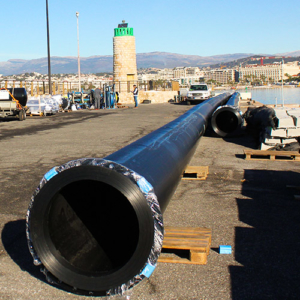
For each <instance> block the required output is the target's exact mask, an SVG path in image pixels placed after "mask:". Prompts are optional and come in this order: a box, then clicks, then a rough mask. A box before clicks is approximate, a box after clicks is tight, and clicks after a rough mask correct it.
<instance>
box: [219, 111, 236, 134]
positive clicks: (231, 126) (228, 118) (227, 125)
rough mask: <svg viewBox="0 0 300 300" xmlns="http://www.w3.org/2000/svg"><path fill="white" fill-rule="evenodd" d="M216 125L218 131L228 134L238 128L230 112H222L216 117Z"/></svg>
mask: <svg viewBox="0 0 300 300" xmlns="http://www.w3.org/2000/svg"><path fill="white" fill-rule="evenodd" d="M216 125H217V127H218V128H219V130H221V131H223V132H225V133H230V132H233V131H235V130H236V129H237V128H238V125H239V120H238V118H237V116H236V115H235V114H234V113H233V112H232V111H229V110H224V111H222V112H220V113H219V114H218V115H217V116H216Z"/></svg>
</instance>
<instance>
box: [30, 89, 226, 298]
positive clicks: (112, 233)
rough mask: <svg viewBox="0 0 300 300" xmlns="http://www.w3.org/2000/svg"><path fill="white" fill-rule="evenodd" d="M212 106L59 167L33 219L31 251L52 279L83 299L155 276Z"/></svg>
mask: <svg viewBox="0 0 300 300" xmlns="http://www.w3.org/2000/svg"><path fill="white" fill-rule="evenodd" d="M230 95H231V94H230V93H224V94H222V95H219V96H217V97H214V98H211V99H209V100H207V101H205V102H203V103H201V104H199V105H197V106H195V107H193V108H192V109H190V110H189V111H187V112H186V113H185V114H183V115H182V116H180V117H179V118H177V119H176V120H174V121H172V122H170V123H168V124H166V125H165V126H163V127H161V128H159V129H157V130H155V131H153V132H152V133H150V134H148V135H147V136H145V137H143V138H141V139H139V140H137V141H136V142H134V143H132V144H130V145H128V146H126V147H124V148H123V149H120V150H119V151H117V152H115V153H113V154H111V155H109V156H107V157H106V158H104V159H100V158H82V159H77V160H73V161H70V162H68V163H66V164H64V165H61V166H59V167H54V168H53V169H51V170H50V171H49V172H48V173H46V174H45V175H44V177H43V179H42V180H41V182H40V185H39V187H38V188H37V189H36V191H35V192H34V194H33V196H32V199H31V202H30V205H29V208H28V212H27V218H26V231H27V239H28V246H29V250H30V252H31V254H32V256H33V258H34V264H35V265H40V266H41V268H42V270H43V272H44V273H45V274H46V275H47V276H46V278H47V279H48V281H49V282H51V283H56V284H58V285H60V286H63V288H65V289H68V290H71V291H73V292H75V291H76V292H77V293H83V294H90V293H93V294H95V295H115V294H122V293H123V292H124V291H126V290H128V289H129V288H131V287H133V286H134V285H135V284H137V283H138V282H140V281H141V280H142V279H143V278H145V277H149V276H150V275H151V273H152V272H153V270H154V268H155V266H156V262H157V259H158V256H159V254H160V252H161V248H162V240H163V219H162V213H163V212H164V211H165V209H166V207H167V205H168V202H169V200H170V198H171V196H172V195H173V193H174V191H175V189H176V187H177V185H178V183H179V181H180V178H181V175H182V173H183V171H184V169H185V167H186V165H187V164H188V162H189V161H190V159H191V157H192V155H193V154H194V151H195V149H196V147H197V144H198V142H199V139H200V137H201V136H202V135H203V134H204V132H205V129H206V125H207V122H208V119H209V118H210V117H211V114H212V113H213V112H214V111H215V109H216V108H217V107H218V106H220V105H223V104H224V103H226V102H227V100H228V98H229V97H230Z"/></svg>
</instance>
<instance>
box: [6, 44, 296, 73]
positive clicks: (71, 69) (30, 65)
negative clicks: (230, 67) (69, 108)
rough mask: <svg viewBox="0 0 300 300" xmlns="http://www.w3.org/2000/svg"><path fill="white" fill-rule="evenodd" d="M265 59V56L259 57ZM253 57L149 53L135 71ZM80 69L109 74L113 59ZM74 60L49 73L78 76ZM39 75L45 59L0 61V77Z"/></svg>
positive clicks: (89, 60)
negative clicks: (32, 73) (27, 74)
mask: <svg viewBox="0 0 300 300" xmlns="http://www.w3.org/2000/svg"><path fill="white" fill-rule="evenodd" d="M262 55H263V56H265V55H266V54H262ZM274 55H285V56H293V57H294V56H300V50H299V51H294V52H288V53H282V54H274ZM250 56H254V54H253V53H234V54H223V55H214V56H199V55H184V54H176V53H168V52H150V53H138V54H137V67H138V68H150V67H153V68H160V69H163V68H174V67H185V66H186V67H189V66H192V67H207V66H210V65H216V64H224V63H226V62H234V61H237V60H239V59H243V58H247V57H250ZM80 69H81V72H82V73H85V74H87V73H100V72H112V70H113V56H112V55H103V56H100V55H97V56H90V57H81V58H80ZM77 71H78V65H77V57H58V56H53V57H51V73H52V74H59V73H60V74H66V73H77ZM31 72H38V73H41V74H47V73H48V59H47V57H43V58H38V59H31V60H25V59H10V60H8V61H6V62H0V74H2V75H13V74H23V73H31Z"/></svg>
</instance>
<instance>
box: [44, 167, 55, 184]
mask: <svg viewBox="0 0 300 300" xmlns="http://www.w3.org/2000/svg"><path fill="white" fill-rule="evenodd" d="M57 174H58V173H57V171H56V170H55V167H54V168H52V169H51V170H50V171H48V172H47V173H46V174H45V175H44V177H45V178H46V180H47V181H49V180H50V179H51V178H52V177H54V176H55V175H57Z"/></svg>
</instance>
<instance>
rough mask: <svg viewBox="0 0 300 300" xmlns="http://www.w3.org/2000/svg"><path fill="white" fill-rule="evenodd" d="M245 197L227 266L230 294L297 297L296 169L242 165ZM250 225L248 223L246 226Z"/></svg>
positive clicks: (299, 206)
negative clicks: (231, 261) (232, 259)
mask: <svg viewBox="0 0 300 300" xmlns="http://www.w3.org/2000/svg"><path fill="white" fill-rule="evenodd" d="M244 178H245V182H244V184H243V187H242V194H243V195H244V196H246V198H243V199H237V205H238V211H239V219H240V221H242V222H244V223H245V224H247V225H248V226H247V227H236V228H235V260H236V261H238V262H239V263H240V264H242V265H243V266H229V271H230V274H231V288H232V299H233V300H238V299H299V294H300V285H299V278H300V276H299V268H300V256H299V253H300V242H299V236H300V202H299V201H297V200H295V199H294V194H300V189H296V188H289V187H287V186H288V185H292V186H298V187H299V186H300V174H299V173H297V172H291V171H269V170H245V174H244ZM249 226H250V227H249Z"/></svg>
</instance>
